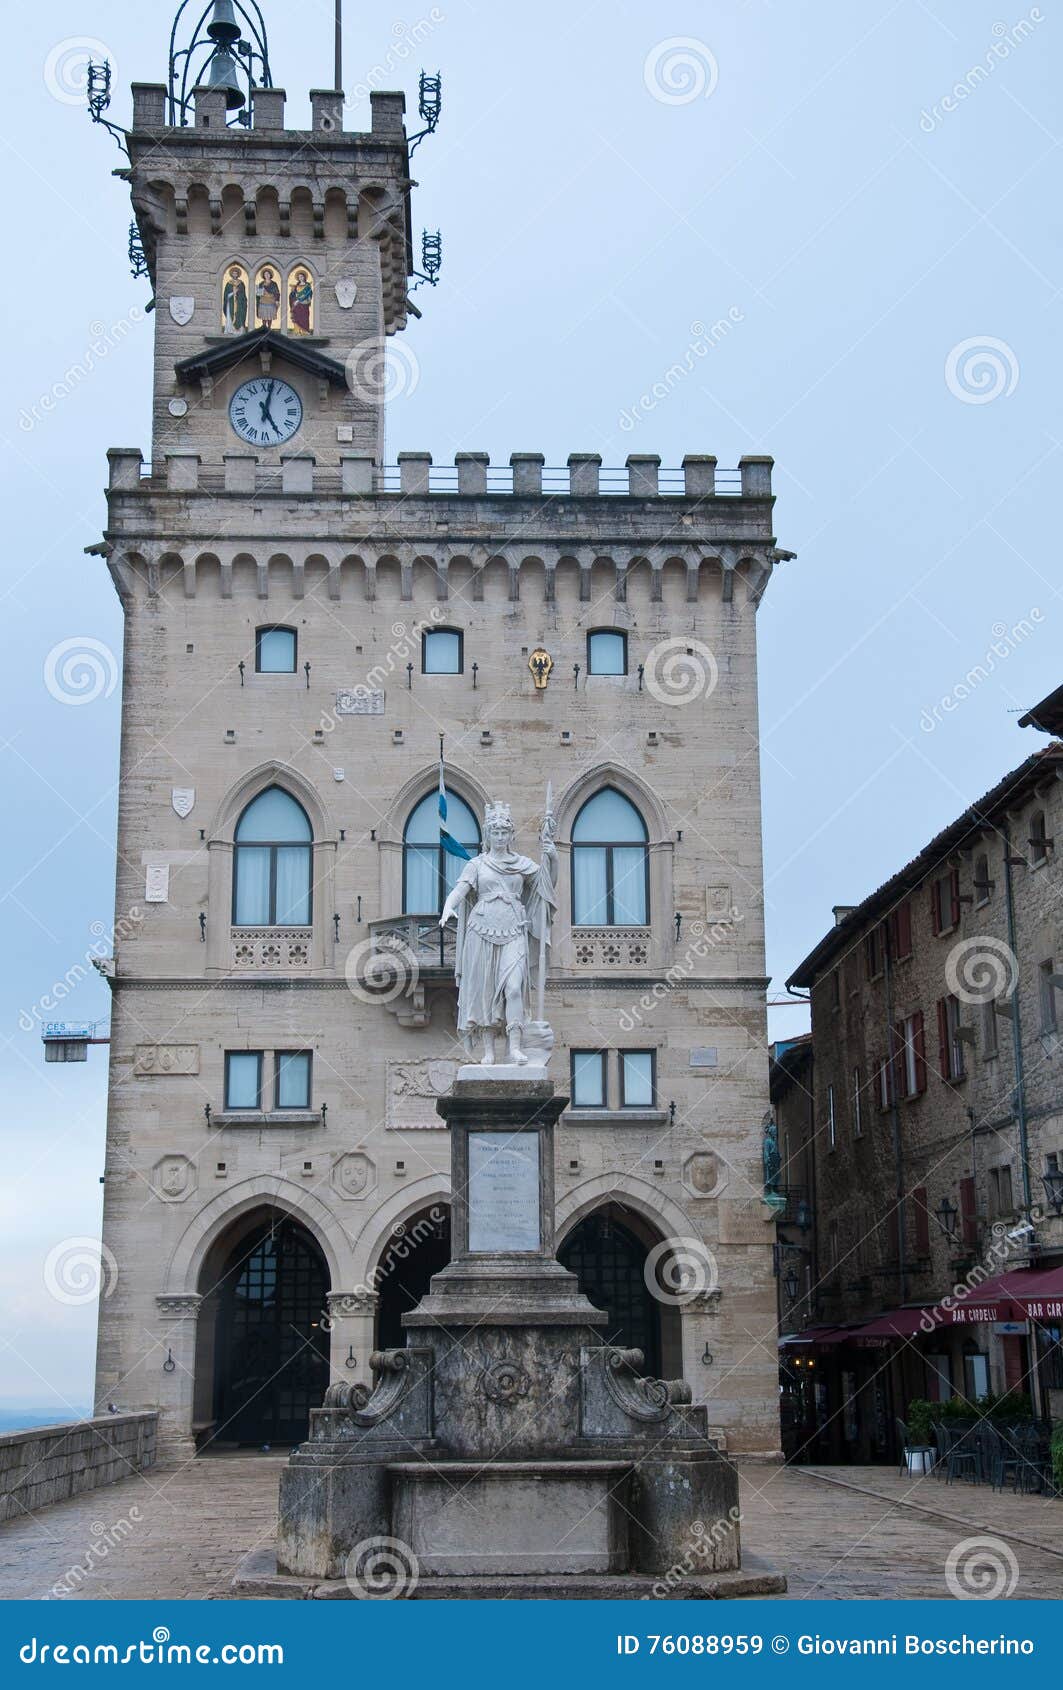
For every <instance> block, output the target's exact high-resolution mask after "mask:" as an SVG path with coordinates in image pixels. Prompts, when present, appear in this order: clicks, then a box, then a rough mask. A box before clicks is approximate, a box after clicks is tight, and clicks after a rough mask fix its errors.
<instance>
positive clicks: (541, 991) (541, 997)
mask: <svg viewBox="0 0 1063 1690" xmlns="http://www.w3.org/2000/svg"><path fill="white" fill-rule="evenodd" d="M553 820H554V783H553V781H549V780H548V781H547V783H546V808H545V810H544V811H543V825H542V827H541V828H540V829H539V844H540V846H542V845H545V843H546V841H547V840H549V841H550V843H551V844H552V843H553V832H552V824H553ZM549 929H550V906H549V904H547V903H546V902H545V901H544V903H543V915H542V922H541V924H540V927H539V979H538V982H537V991H536V996H537V1000H538V1001H537V1004H536V1009H537V1019H538V1020H539V1021H545V1020H546V944H547V937H548V934H549Z"/></svg>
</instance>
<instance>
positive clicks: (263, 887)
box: [233, 786, 314, 927]
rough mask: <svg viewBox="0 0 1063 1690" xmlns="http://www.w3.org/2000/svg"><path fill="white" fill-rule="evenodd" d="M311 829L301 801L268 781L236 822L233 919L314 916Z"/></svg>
mask: <svg viewBox="0 0 1063 1690" xmlns="http://www.w3.org/2000/svg"><path fill="white" fill-rule="evenodd" d="M313 837H314V835H313V830H312V828H311V826H310V822H309V820H308V818H307V814H306V811H305V810H304V809H303V807H302V805H301V804H297V803H296V801H295V799H294V798H293V797H292V796H291V794H290V793H289V792H285V791H284V789H283V788H282V787H279V786H268V787H267V788H266V790H265V792H260V793H259V795H258V797H257V798H253V799H252V800H251V803H250V804H249V805H248V806H247V809H246V810H245V811H244V813H243V815H242V816H241V817H240V820H239V821H238V822H237V824H236V849H235V853H234V854H235V859H236V860H235V863H234V865H233V922H234V923H235V925H236V926H237V927H306V926H307V925H308V923H309V921H310V908H311V899H310V878H311V874H310V857H311V852H310V844H311V841H312V839H313Z"/></svg>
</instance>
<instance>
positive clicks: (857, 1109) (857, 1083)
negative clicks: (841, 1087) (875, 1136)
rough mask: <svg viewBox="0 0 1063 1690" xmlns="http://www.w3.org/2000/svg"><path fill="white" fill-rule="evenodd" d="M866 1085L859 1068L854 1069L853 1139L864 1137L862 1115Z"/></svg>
mask: <svg viewBox="0 0 1063 1690" xmlns="http://www.w3.org/2000/svg"><path fill="white" fill-rule="evenodd" d="M863 1089H864V1083H863V1079H862V1077H861V1074H860V1070H859V1068H854V1069H853V1137H854V1138H862V1137H863V1135H864V1121H863V1115H862V1105H863V1097H862V1093H863Z"/></svg>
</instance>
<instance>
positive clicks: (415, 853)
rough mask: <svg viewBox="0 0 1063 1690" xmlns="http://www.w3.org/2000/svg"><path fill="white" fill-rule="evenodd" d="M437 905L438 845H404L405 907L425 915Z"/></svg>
mask: <svg viewBox="0 0 1063 1690" xmlns="http://www.w3.org/2000/svg"><path fill="white" fill-rule="evenodd" d="M438 907H439V847H438V845H417V846H413V845H408V846H407V847H406V908H407V910H408V911H410V913H411V914H412V915H427V914H429V912H430V911H432V910H435V909H437V908H438Z"/></svg>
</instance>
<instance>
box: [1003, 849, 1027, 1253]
mask: <svg viewBox="0 0 1063 1690" xmlns="http://www.w3.org/2000/svg"><path fill="white" fill-rule="evenodd" d="M1003 839H1004V900H1005V904H1006V907H1007V912H1008V946H1009V948H1010V950H1011V954H1012V956H1013V957H1014V958H1015V990H1014V991H1013V992H1012V994H1011V1043H1012V1049H1013V1050H1014V1053H1015V1119H1016V1121H1017V1123H1018V1128H1019V1156H1020V1157H1021V1159H1022V1207H1023V1215H1024V1217H1025V1220H1026V1224H1027V1226H1032V1225H1033V1222H1032V1220H1031V1218H1030V1209H1031V1206H1032V1205H1031V1201H1030V1145H1029V1137H1028V1134H1027V1124H1026V1073H1025V1069H1024V1067H1023V1059H1022V1011H1021V1009H1020V1007H1019V978H1020V973H1019V953H1018V951H1017V949H1016V947H1015V893H1014V886H1013V882H1012V875H1011V834H1010V831H1009V829H1008V825H1007V823H1006V822H1005V824H1004V828H1003ZM1023 860H1024V861H1025V859H1023Z"/></svg>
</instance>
